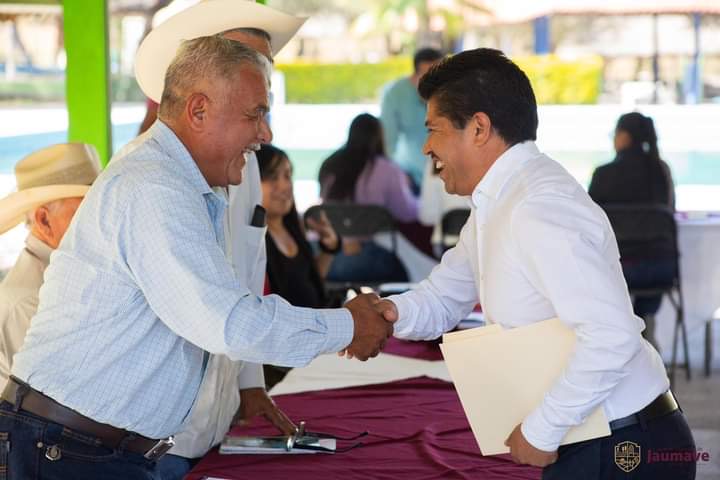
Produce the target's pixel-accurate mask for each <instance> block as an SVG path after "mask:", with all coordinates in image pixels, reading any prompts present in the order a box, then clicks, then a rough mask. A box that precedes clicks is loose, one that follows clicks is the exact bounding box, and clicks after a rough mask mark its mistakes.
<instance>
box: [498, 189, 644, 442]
mask: <svg viewBox="0 0 720 480" xmlns="http://www.w3.org/2000/svg"><path fill="white" fill-rule="evenodd" d="M595 209H599V207H597V206H596V205H594V204H591V203H590V202H586V203H581V202H577V201H573V200H572V199H571V198H567V199H566V201H565V200H564V199H563V198H562V195H549V194H548V195H536V196H533V197H531V198H529V199H527V200H526V201H524V202H523V203H522V204H520V205H519V206H518V207H517V208H516V209H515V210H514V212H513V217H512V241H513V242H514V243H515V245H516V247H517V250H518V251H519V252H520V255H521V257H522V261H521V262H520V263H521V264H523V266H524V267H523V268H524V269H525V274H526V275H527V277H528V279H530V281H531V283H533V284H534V285H535V286H536V288H537V289H538V290H539V291H540V292H541V293H542V294H543V295H544V296H545V297H546V298H548V299H549V301H550V302H551V303H552V305H553V307H554V309H555V313H556V314H557V316H558V318H559V319H560V320H561V321H562V322H563V323H564V324H566V325H567V326H568V327H570V328H572V329H573V330H574V331H575V334H576V338H577V340H576V344H575V350H574V352H573V353H572V355H571V357H570V360H569V361H568V364H567V367H566V368H565V370H564V371H563V372H562V374H561V376H560V378H558V380H557V381H556V382H555V384H554V385H553V386H552V388H551V389H550V390H549V391H548V392H547V394H546V395H545V397H544V399H543V401H542V403H541V404H540V405H539V407H538V408H537V409H535V410H534V411H533V412H532V413H530V415H529V416H528V417H527V418H525V420H524V422H523V424H522V432H523V435H524V436H525V437H526V438H527V440H528V441H529V442H530V443H531V444H532V445H534V446H535V447H536V448H539V449H541V450H545V451H554V450H556V449H557V448H558V445H559V444H560V442H561V441H562V439H563V438H564V436H565V434H566V433H567V431H568V429H569V428H570V427H573V426H575V425H579V424H580V423H582V422H583V421H584V419H585V418H586V417H587V416H588V415H590V413H592V412H593V411H594V410H595V408H597V407H598V406H599V405H600V404H601V403H602V402H603V401H604V400H605V399H606V398H607V397H608V396H609V395H610V393H611V392H612V390H613V388H614V387H615V386H616V385H617V384H618V383H619V382H620V380H621V379H622V378H623V377H624V376H625V375H627V373H625V372H627V369H624V367H625V366H626V365H627V364H628V362H630V361H631V360H632V358H633V357H634V356H635V355H636V354H637V353H638V352H639V350H640V348H641V341H642V340H641V337H640V335H639V331H640V330H641V329H642V323H641V322H640V321H639V319H637V318H636V317H634V315H633V312H632V305H631V304H630V301H629V298H628V295H627V291H626V286H625V282H624V279H623V276H622V271H621V269H620V264H619V262H618V261H617V258H618V255H617V253H614V252H617V246H616V244H615V238H614V235H613V234H612V230H611V229H610V227H609V223H608V222H607V219H606V217H605V216H604V215H603V214H601V213H599V212H598V211H597V210H595ZM548 212H552V214H551V215H549V214H548ZM609 249H610V250H611V251H608V250H609ZM610 259H614V261H611V260H610Z"/></svg>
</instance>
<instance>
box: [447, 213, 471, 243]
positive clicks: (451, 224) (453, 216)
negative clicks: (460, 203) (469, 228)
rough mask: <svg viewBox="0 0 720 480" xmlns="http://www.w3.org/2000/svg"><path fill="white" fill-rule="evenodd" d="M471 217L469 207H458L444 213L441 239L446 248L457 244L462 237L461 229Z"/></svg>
mask: <svg viewBox="0 0 720 480" xmlns="http://www.w3.org/2000/svg"><path fill="white" fill-rule="evenodd" d="M469 217H470V209H469V208H456V209H453V210H449V211H448V212H447V213H445V215H443V217H442V220H441V222H440V228H441V235H442V238H441V241H442V247H443V249H444V250H447V249H448V248H451V247H453V246H455V244H456V243H457V242H458V239H459V237H460V230H462V227H463V226H464V225H465V223H467V220H468V218H469Z"/></svg>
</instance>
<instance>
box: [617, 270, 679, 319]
mask: <svg viewBox="0 0 720 480" xmlns="http://www.w3.org/2000/svg"><path fill="white" fill-rule="evenodd" d="M622 269H623V275H625V281H626V282H627V285H628V288H629V289H630V290H632V289H633V288H657V287H665V286H669V285H672V282H673V279H674V278H675V261H674V260H657V261H653V262H651V261H643V262H623V264H622ZM661 301H662V295H654V296H649V297H647V296H642V297H641V296H637V297H635V301H634V302H633V310H634V311H635V315H637V316H639V317H645V316H646V315H655V314H656V313H657V311H658V310H659V309H660V302H661Z"/></svg>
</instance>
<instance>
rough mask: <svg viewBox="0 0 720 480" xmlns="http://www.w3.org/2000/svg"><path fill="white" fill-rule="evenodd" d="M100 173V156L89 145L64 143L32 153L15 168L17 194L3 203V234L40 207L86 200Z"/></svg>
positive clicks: (0, 211) (0, 227) (0, 219)
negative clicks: (83, 198)
mask: <svg viewBox="0 0 720 480" xmlns="http://www.w3.org/2000/svg"><path fill="white" fill-rule="evenodd" d="M99 173H100V157H99V156H98V153H97V151H96V150H95V147H93V146H92V145H88V144H86V143H61V144H59V145H53V146H52V147H47V148H43V149H42V150H38V151H37V152H34V153H31V154H30V155H28V156H27V157H25V158H23V159H22V160H20V161H19V162H18V163H17V165H15V178H16V180H17V190H18V191H17V192H14V193H11V194H10V195H8V196H7V197H5V198H3V199H1V200H0V234H3V233H5V232H7V231H8V230H10V229H11V228H13V227H14V226H15V225H17V224H18V223H20V222H22V221H23V220H24V219H25V214H26V213H28V212H30V211H32V210H34V209H36V208H37V207H39V206H40V205H44V204H46V203H49V202H52V201H54V200H59V199H61V198H71V197H84V196H85V194H86V193H87V191H88V189H90V185H91V184H92V182H93V181H94V180H95V178H96V177H97V176H98V174H99Z"/></svg>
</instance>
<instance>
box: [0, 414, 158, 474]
mask: <svg viewBox="0 0 720 480" xmlns="http://www.w3.org/2000/svg"><path fill="white" fill-rule="evenodd" d="M6 479H7V480H68V479H73V480H98V479H102V480H160V477H159V476H158V475H157V473H156V469H155V462H150V461H148V460H146V459H145V458H143V456H142V455H140V454H137V453H132V452H127V451H125V450H124V449H123V446H122V444H121V445H120V447H118V448H116V449H110V448H106V447H104V446H102V445H101V444H100V441H99V440H98V439H97V438H94V437H90V436H86V435H84V434H81V433H78V432H75V431H72V430H69V429H67V428H66V427H63V426H62V425H59V424H57V423H53V422H49V421H47V420H45V419H43V418H41V417H38V416H35V415H32V414H30V413H27V412H23V411H19V412H15V411H13V406H12V405H11V404H9V403H7V402H5V401H3V402H2V403H0V480H6Z"/></svg>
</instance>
